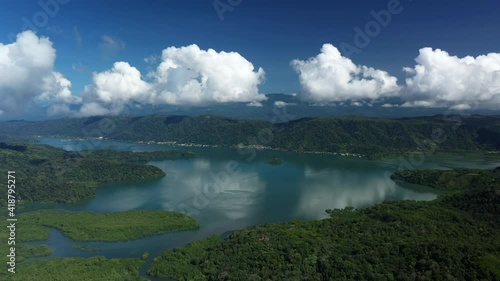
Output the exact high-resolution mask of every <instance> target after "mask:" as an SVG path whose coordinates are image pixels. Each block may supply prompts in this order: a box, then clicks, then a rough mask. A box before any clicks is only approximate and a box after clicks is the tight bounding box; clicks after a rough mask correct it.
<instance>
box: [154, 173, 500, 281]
mask: <svg viewBox="0 0 500 281" xmlns="http://www.w3.org/2000/svg"><path fill="white" fill-rule="evenodd" d="M394 179H397V180H405V181H408V182H411V183H418V184H426V185H429V186H431V187H435V188H439V189H441V190H443V195H441V196H440V197H439V198H438V199H437V200H434V201H431V202H415V201H391V202H385V203H383V204H379V205H375V206H373V207H369V208H366V209H361V210H354V209H353V208H350V207H348V208H345V209H342V210H328V211H327V212H328V213H329V214H330V218H329V219H325V220H320V221H312V222H303V221H293V222H288V223H275V224H268V225H262V226H257V227H254V228H250V229H244V230H238V231H235V232H234V233H232V234H231V235H229V237H228V238H227V239H225V240H221V239H220V238H218V237H211V238H207V239H204V240H200V241H196V242H194V243H192V244H190V245H187V246H184V247H181V248H179V249H175V250H172V251H167V252H165V253H163V254H162V255H160V256H158V257H156V258H155V259H154V262H153V264H152V266H151V268H150V270H149V274H150V275H152V276H158V277H163V278H172V279H175V280H325V281H326V280H500V270H499V269H500V235H499V234H500V224H499V221H498V218H499V217H500V168H497V169H496V170H493V171H480V170H456V171H400V172H398V173H396V174H395V175H394Z"/></svg>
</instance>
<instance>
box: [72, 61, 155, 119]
mask: <svg viewBox="0 0 500 281" xmlns="http://www.w3.org/2000/svg"><path fill="white" fill-rule="evenodd" d="M93 82H94V83H93V84H92V85H87V86H86V87H85V90H84V92H83V102H84V104H83V106H82V108H81V109H80V115H83V116H87V115H104V114H110V113H115V114H117V113H119V112H120V111H121V110H122V109H123V108H124V107H125V106H126V105H128V104H130V103H140V104H146V103H151V102H152V101H153V97H154V91H153V88H152V86H151V85H150V84H149V83H147V82H145V81H144V80H143V79H142V77H141V72H140V71H139V70H138V69H137V68H135V67H132V66H130V64H128V63H127V62H116V63H115V64H114V65H113V68H112V69H109V70H106V71H104V72H100V73H96V72H95V73H94V74H93Z"/></svg>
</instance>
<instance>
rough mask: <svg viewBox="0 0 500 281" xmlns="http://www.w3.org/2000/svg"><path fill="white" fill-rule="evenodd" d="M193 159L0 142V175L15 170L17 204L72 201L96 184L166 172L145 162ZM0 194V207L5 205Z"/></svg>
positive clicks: (172, 153) (186, 155) (183, 155)
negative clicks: (77, 150) (78, 150)
mask: <svg viewBox="0 0 500 281" xmlns="http://www.w3.org/2000/svg"><path fill="white" fill-rule="evenodd" d="M190 157H193V154H192V153H189V152H182V151H158V152H141V153H138V152H123V151H111V150H97V151H96V150H93V151H81V152H71V151H65V150H63V149H59V148H54V147H51V146H47V145H37V144H22V143H17V144H8V143H0V161H1V163H2V166H0V173H1V174H3V175H6V173H7V171H15V172H16V174H15V176H16V184H17V185H18V186H22V188H18V189H16V194H15V195H16V199H18V200H21V201H20V202H21V203H22V202H26V201H36V202H75V201H78V200H81V199H85V198H91V197H93V196H94V195H95V189H96V186H97V185H98V184H101V183H108V182H118V181H128V180H144V179H155V178H160V177H163V176H165V173H164V172H163V171H162V170H161V169H159V168H157V167H154V166H149V165H144V163H145V162H147V161H151V160H159V159H178V158H190ZM6 194H7V193H6V192H4V193H1V195H0V199H1V201H0V206H3V205H5V203H6Z"/></svg>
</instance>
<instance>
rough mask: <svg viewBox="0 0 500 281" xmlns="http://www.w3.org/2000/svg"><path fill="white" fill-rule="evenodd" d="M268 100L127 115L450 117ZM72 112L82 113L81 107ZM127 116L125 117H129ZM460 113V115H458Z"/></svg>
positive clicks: (41, 111)
mask: <svg viewBox="0 0 500 281" xmlns="http://www.w3.org/2000/svg"><path fill="white" fill-rule="evenodd" d="M266 96H267V100H265V101H262V102H260V103H257V104H255V103H254V104H251V105H250V104H249V103H221V104H211V105H207V106H192V107H188V106H174V105H159V106H153V105H140V104H137V105H130V106H128V107H127V108H126V112H125V113H126V114H128V115H133V116H144V115H154V114H162V115H187V116H200V115H217V116H225V117H230V118H247V119H259V120H271V119H273V118H274V117H275V116H276V115H277V114H280V115H285V114H286V115H287V116H288V120H291V119H299V118H305V117H331V116H344V115H357V116H366V117H381V118H402V117H417V116H433V115H437V114H447V112H448V110H447V109H446V108H422V107H398V106H392V107H389V106H388V105H401V104H402V101H401V100H400V99H399V98H386V99H384V100H381V101H377V102H368V101H367V102H362V101H361V102H346V103H342V104H341V103H338V104H336V105H331V104H329V105H328V104H327V105H321V104H312V103H310V102H305V101H302V100H301V99H299V98H298V97H296V96H293V95H288V94H268V95H266ZM72 110H74V111H78V110H79V108H78V107H73V108H72ZM46 111H47V108H33V109H32V110H31V111H30V112H29V113H24V114H23V115H22V117H19V116H18V117H6V116H0V120H5V121H7V120H9V119H25V120H45V119H47V118H49V119H57V118H63V117H66V116H62V115H59V116H49V117H48V116H47V114H46ZM125 113H124V114H125ZM455 113H456V114H460V112H455ZM466 113H467V114H480V115H495V114H498V111H492V110H476V111H467V112H466Z"/></svg>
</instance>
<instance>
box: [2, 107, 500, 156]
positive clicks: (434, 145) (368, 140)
mask: <svg viewBox="0 0 500 281" xmlns="http://www.w3.org/2000/svg"><path fill="white" fill-rule="evenodd" d="M278 117H279V116H278ZM273 121H275V122H271V121H264V120H255V119H231V118H227V117H219V116H180V115H149V116H116V117H90V118H80V119H70V118H63V119H55V120H46V121H36V122H34V121H9V122H0V135H4V136H23V137H25V136H45V137H48V136H53V137H54V136H55V137H74V138H104V139H112V140H122V141H154V142H176V143H183V144H201V145H219V146H237V145H239V146H245V147H249V146H250V147H253V148H259V147H270V148H275V149H284V150H292V151H299V152H308V151H311V152H312V151H316V152H337V153H355V154H360V155H366V156H370V157H381V156H384V155H388V154H393V153H407V152H417V151H431V152H434V151H443V152H444V151H446V152H456V151H498V150H500V116H478V115H474V116H469V117H461V116H443V115H437V116H430V117H411V118H410V117H409V118H401V119H382V118H368V117H359V116H344V117H320V118H302V119H297V120H291V121H286V122H280V121H281V120H280V118H275V119H274V120H273Z"/></svg>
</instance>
